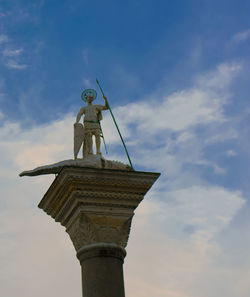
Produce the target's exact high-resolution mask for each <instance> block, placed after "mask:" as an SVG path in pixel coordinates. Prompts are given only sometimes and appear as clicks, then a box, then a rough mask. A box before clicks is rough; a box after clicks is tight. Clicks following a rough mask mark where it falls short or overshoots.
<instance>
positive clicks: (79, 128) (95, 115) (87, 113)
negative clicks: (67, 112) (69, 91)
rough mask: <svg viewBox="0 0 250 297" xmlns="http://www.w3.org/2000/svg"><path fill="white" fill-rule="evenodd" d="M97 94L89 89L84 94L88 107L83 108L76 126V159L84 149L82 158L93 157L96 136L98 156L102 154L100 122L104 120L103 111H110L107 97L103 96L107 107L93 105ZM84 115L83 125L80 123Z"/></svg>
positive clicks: (78, 115) (77, 118) (83, 97)
mask: <svg viewBox="0 0 250 297" xmlns="http://www.w3.org/2000/svg"><path fill="white" fill-rule="evenodd" d="M96 96H97V94H96V91H95V90H92V89H87V90H85V91H84V92H83V93H82V96H81V97H82V99H83V101H86V102H87V106H85V107H82V108H81V109H80V110H79V112H78V114H77V117H76V122H75V124H74V158H75V159H77V154H78V152H79V150H80V148H81V146H82V147H83V148H82V157H83V158H85V157H87V156H89V155H93V136H95V144H96V155H100V156H102V154H101V150H100V149H101V137H103V134H102V129H101V124H100V121H101V120H102V110H107V109H108V102H107V97H106V96H104V95H103V98H104V100H105V105H96V104H92V102H93V101H94V100H95V98H96ZM83 115H84V119H83V125H82V124H80V123H79V121H80V119H81V117H82V116H83Z"/></svg>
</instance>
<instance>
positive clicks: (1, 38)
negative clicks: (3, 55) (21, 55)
mask: <svg viewBox="0 0 250 297" xmlns="http://www.w3.org/2000/svg"><path fill="white" fill-rule="evenodd" d="M7 41H8V37H7V35H4V34H0V45H1V44H3V43H5V42H7Z"/></svg>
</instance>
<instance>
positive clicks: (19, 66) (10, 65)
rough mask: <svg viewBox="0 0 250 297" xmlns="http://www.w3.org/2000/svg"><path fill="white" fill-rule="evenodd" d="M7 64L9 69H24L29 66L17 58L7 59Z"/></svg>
mask: <svg viewBox="0 0 250 297" xmlns="http://www.w3.org/2000/svg"><path fill="white" fill-rule="evenodd" d="M5 66H6V67H7V68H9V69H17V70H22V69H25V68H27V66H28V65H26V64H20V63H18V62H17V61H15V60H8V61H6V63H5Z"/></svg>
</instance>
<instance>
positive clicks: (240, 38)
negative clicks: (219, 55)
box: [232, 29, 250, 43]
mask: <svg viewBox="0 0 250 297" xmlns="http://www.w3.org/2000/svg"><path fill="white" fill-rule="evenodd" d="M249 38H250V29H247V30H245V31H242V32H238V33H237V34H235V35H234V36H233V38H232V42H233V43H240V42H244V41H246V40H247V39H249Z"/></svg>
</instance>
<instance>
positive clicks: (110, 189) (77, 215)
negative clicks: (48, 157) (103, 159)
mask: <svg viewBox="0 0 250 297" xmlns="http://www.w3.org/2000/svg"><path fill="white" fill-rule="evenodd" d="M158 176H159V174H158V173H148V172H138V171H120V170H108V169H105V170H103V169H94V168H81V167H78V168H77V167H72V168H70V167H65V168H63V169H62V170H61V172H60V173H59V174H58V176H57V177H56V179H55V180H54V182H53V183H52V185H51V186H50V188H49V189H48V191H47V193H46V194H45V195H44V198H43V199H42V201H41V202H40V204H39V207H40V208H42V209H43V210H44V211H45V212H46V213H47V214H48V215H50V216H51V217H53V218H54V219H55V220H56V221H58V222H60V223H61V224H62V225H63V226H65V227H66V231H67V232H68V234H69V236H70V238H71V240H72V242H73V244H74V246H75V248H76V251H78V250H79V249H81V248H82V247H84V246H88V245H90V244H96V243H112V244H116V245H117V246H120V247H123V248H124V247H126V245H127V241H128V236H129V232H130V226H131V221H132V217H133V215H134V210H135V208H136V207H137V206H138V204H139V203H140V202H141V201H142V199H143V198H144V195H145V194H146V192H147V191H148V190H149V189H150V187H151V186H152V184H153V183H154V181H155V180H156V179H157V178H158Z"/></svg>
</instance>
